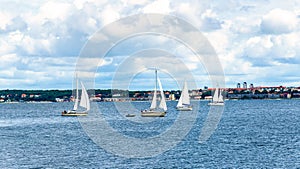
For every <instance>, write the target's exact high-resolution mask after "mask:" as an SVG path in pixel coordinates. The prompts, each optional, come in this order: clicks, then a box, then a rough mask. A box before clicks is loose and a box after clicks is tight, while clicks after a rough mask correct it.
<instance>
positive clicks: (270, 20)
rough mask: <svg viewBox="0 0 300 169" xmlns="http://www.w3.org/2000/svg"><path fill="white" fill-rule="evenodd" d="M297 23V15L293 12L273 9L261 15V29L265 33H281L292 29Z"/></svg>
mask: <svg viewBox="0 0 300 169" xmlns="http://www.w3.org/2000/svg"><path fill="white" fill-rule="evenodd" d="M297 24H298V18H297V15H296V14H295V13H293V12H290V11H287V10H282V9H273V10H271V11H270V12H269V13H268V14H266V15H265V16H263V19H262V22H261V30H262V31H263V32H264V33H267V34H269V33H270V34H282V33H290V32H292V31H294V30H295V29H296V27H297Z"/></svg>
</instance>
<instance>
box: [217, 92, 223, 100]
mask: <svg viewBox="0 0 300 169" xmlns="http://www.w3.org/2000/svg"><path fill="white" fill-rule="evenodd" d="M218 102H224V100H223V96H222V90H220V91H219V97H218Z"/></svg>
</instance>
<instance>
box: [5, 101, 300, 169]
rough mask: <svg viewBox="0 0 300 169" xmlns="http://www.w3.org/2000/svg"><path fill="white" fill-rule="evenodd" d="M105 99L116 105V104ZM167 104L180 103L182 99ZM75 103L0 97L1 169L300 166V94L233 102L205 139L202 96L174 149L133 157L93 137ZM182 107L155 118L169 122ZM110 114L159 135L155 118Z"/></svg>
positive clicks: (162, 123)
mask: <svg viewBox="0 0 300 169" xmlns="http://www.w3.org/2000/svg"><path fill="white" fill-rule="evenodd" d="M98 104H100V106H104V107H108V109H109V108H110V107H113V106H112V103H98ZM134 104H136V107H143V106H144V107H147V106H148V105H149V103H147V102H139V103H134ZM167 104H168V106H169V107H172V106H175V105H176V102H168V103H167ZM71 107H72V103H41V104H37V103H17V104H0V147H1V149H0V168H299V167H300V123H299V121H300V100H241V101H227V102H226V106H225V110H224V112H223V115H222V118H221V120H220V123H219V124H218V127H217V129H216V130H215V131H214V133H213V134H212V135H211V137H210V138H209V139H208V140H207V141H206V142H204V143H202V144H200V143H199V141H198V139H199V135H200V133H201V128H202V126H203V123H204V121H205V119H206V117H207V115H208V110H209V107H208V106H207V102H200V110H199V113H198V115H197V120H196V122H195V124H194V125H193V126H194V127H193V128H192V129H191V130H190V132H189V133H188V135H187V136H186V137H185V138H184V139H183V140H182V141H181V142H180V143H179V144H178V145H177V146H176V147H174V148H173V149H171V150H168V151H166V152H164V153H162V154H160V155H158V156H155V157H148V158H125V157H120V156H117V155H114V154H110V153H109V152H107V151H106V150H104V149H102V148H101V147H100V146H98V145H96V144H95V143H94V142H93V141H92V140H91V139H90V138H89V137H88V136H87V134H86V133H85V132H84V130H83V128H82V127H81V125H80V123H79V120H78V119H77V118H76V117H75V118H72V117H61V116H60V112H61V111H62V110H64V109H69V108H71ZM112 112H113V111H112ZM105 113H107V114H109V112H104V114H105ZM176 113H177V112H170V113H168V114H167V115H168V117H165V118H161V119H158V120H155V121H151V122H149V123H154V124H155V123H157V124H158V126H163V127H168V126H170V125H171V123H173V121H172V118H170V117H171V116H173V115H174V117H176ZM107 116H108V117H110V119H109V123H110V124H111V125H112V126H114V127H116V128H118V127H119V128H121V129H122V131H123V132H124V134H127V135H129V136H136V137H141V135H143V132H142V131H144V130H145V131H147V133H148V134H149V130H150V131H152V133H151V132H150V136H151V135H155V134H157V128H155V127H154V128H148V130H146V129H147V124H145V125H144V126H143V127H144V128H145V129H143V130H137V131H134V130H133V129H132V127H129V125H132V124H131V123H130V122H126V120H125V121H124V119H120V118H116V119H114V118H113V117H114V116H110V115H107ZM168 118H169V119H170V120H168ZM116 124H118V125H116ZM163 127H162V128H163ZM127 128H130V131H126V130H127ZM124 130H125V131H124ZM148 136H149V135H146V137H148Z"/></svg>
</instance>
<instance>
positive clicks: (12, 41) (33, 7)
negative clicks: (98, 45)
mask: <svg viewBox="0 0 300 169" xmlns="http://www.w3.org/2000/svg"><path fill="white" fill-rule="evenodd" d="M5 2H6V4H3V2H0V9H1V10H0V11H1V12H0V59H1V62H0V65H1V67H0V71H1V72H2V73H3V75H5V76H7V77H9V78H11V81H12V82H8V80H6V79H2V80H1V81H3V82H4V81H5V82H6V83H3V84H10V85H13V84H21V85H22V80H23V82H24V84H34V83H39V84H40V85H42V84H44V83H46V81H48V83H51V81H52V80H53V79H55V77H54V76H52V74H53V75H55V76H57V77H61V78H62V79H71V77H72V75H73V74H72V71H73V70H74V69H75V67H74V66H75V65H74V64H75V62H76V56H78V55H79V52H80V49H81V48H82V46H83V45H84V43H85V42H86V40H87V39H88V37H90V36H92V35H93V34H94V33H95V32H96V31H97V30H98V29H100V28H102V27H103V26H104V25H105V24H108V23H111V22H114V21H116V20H117V19H120V18H122V17H126V16H128V15H132V14H139V13H161V14H171V15H175V16H178V17H180V18H184V19H185V20H186V21H188V22H190V23H191V24H193V25H194V26H196V28H198V29H199V30H201V31H203V32H204V34H205V36H206V37H207V38H208V40H209V41H210V42H211V44H212V45H213V46H214V48H215V49H216V52H217V54H218V55H219V57H220V60H221V62H222V66H223V67H224V70H225V73H227V74H228V77H227V82H228V83H229V84H235V82H236V81H239V82H240V81H246V80H247V79H249V81H250V80H251V81H255V80H257V81H261V82H263V81H264V80H265V81H267V82H269V83H271V81H272V79H275V80H276V79H278V78H276V77H275V75H274V76H273V74H274V72H275V71H277V70H280V72H281V74H280V75H282V76H287V77H290V78H289V80H290V79H296V78H295V77H291V76H292V72H296V71H299V68H298V67H299V66H298V67H297V64H299V63H300V40H299V37H300V29H299V17H298V16H299V15H300V12H299V8H300V6H299V3H296V2H295V1H284V2H283V1H279V0H274V1H272V2H271V1H207V0H204V1H194V0H187V1H181V0H175V1H169V0H155V1H153V2H149V1H146V0H142V1H137V0H122V1H116V2H111V1H108V0H102V1H97V0H83V1H81V0H75V1H70V0H69V1H62V0H58V1H31V2H30V3H29V2H27V1H24V2H23V1H22V2H21V1H20V2H18V3H16V2H15V1H10V2H9V3H7V2H8V1H5ZM131 26H132V27H127V29H123V28H122V29H121V30H120V27H118V26H116V27H115V28H114V29H111V30H109V31H111V32H112V34H115V35H118V33H119V34H124V33H126V32H129V31H130V30H132V29H139V28H142V27H143V23H141V24H140V25H133V24H132V25H131ZM107 38H110V37H107ZM189 38H190V39H191V40H192V39H193V38H194V37H193V34H190V35H189ZM141 39H142V38H141ZM141 39H140V40H141ZM150 42H152V44H151V43H150ZM169 42H170V41H166V39H164V38H162V39H156V40H155V41H151V39H150V40H149V43H147V44H146V43H144V41H143V42H141V43H133V44H134V45H135V46H131V47H132V48H133V49H131V48H130V49H129V48H128V46H125V47H123V48H118V51H115V53H117V55H122V54H124V53H126V52H127V53H126V54H129V55H130V54H131V53H130V52H135V51H136V50H137V49H139V48H142V47H143V46H144V47H147V45H149V46H151V47H153V46H154V43H157V44H156V46H161V48H163V49H170V50H173V49H174V48H172V45H174V44H172V43H169ZM139 45H140V46H141V47H139ZM174 50H175V49H174ZM172 52H175V53H176V52H177V53H178V54H182V56H183V55H185V54H189V53H188V52H186V51H185V50H181V49H180V48H178V49H177V51H172ZM29 55H33V56H35V57H30V56H29ZM65 56H73V58H72V59H71V58H68V59H67V58H66V57H65ZM67 60H69V61H70V63H68V61H67ZM183 61H184V62H185V63H186V65H187V66H188V67H190V68H191V70H195V71H196V70H198V69H199V67H200V66H199V65H198V64H196V63H195V62H197V61H198V60H193V58H192V57H188V59H186V60H183ZM109 64H116V65H117V63H115V61H111V60H107V61H105V62H104V65H101V66H104V67H105V69H106V70H107V72H109V74H110V73H111V68H109V67H108V65H109ZM58 65H59V66H58ZM9 66H10V67H11V68H8V67H9ZM297 68H298V69H297ZM41 69H43V70H41ZM21 70H25V72H27V73H22V72H21ZM12 72H14V73H12ZM35 72H36V73H37V74H35ZM49 72H51V73H49ZM261 72H264V74H259V75H257V74H258V73H261ZM0 74H1V73H0ZM196 75H197V77H199V78H200V77H201V76H203V74H201V73H200V74H197V73H196ZM22 76H23V77H22ZM29 76H33V77H38V76H41V77H42V78H41V79H40V81H39V80H38V79H30V80H29V79H27V78H32V77H29ZM68 76H70V77H68ZM295 76H296V77H297V75H295ZM17 77H18V78H19V79H18V80H14V78H17ZM49 77H50V78H49ZM298 77H299V76H298ZM104 78H107V77H104ZM201 78H203V77H201ZM299 78H300V77H299ZM20 79H21V80H20ZM283 79H284V78H283ZM55 80H57V78H56V79H55ZM275 80H274V81H275ZM63 81H65V80H63ZM298 81H299V80H298ZM16 82H17V83H16ZM71 82H72V80H70V82H67V83H66V81H65V88H69V87H70V86H71V85H70V83H71ZM290 82H291V84H292V83H293V84H294V82H292V80H290ZM44 85H45V86H47V85H46V84H44ZM52 85H54V86H55V84H52ZM204 85H205V84H204ZM25 86H26V85H25ZM61 86H62V85H61ZM1 87H2V88H7V87H6V86H0V88H1Z"/></svg>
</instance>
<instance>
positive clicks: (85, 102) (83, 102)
mask: <svg viewBox="0 0 300 169" xmlns="http://www.w3.org/2000/svg"><path fill="white" fill-rule="evenodd" d="M80 84H81V99H80V104H79V106H80V107H83V108H85V109H86V110H83V111H78V102H79V98H78V96H79V91H78V80H77V81H76V97H75V104H74V107H73V110H68V111H63V112H62V113H61V115H62V116H86V115H87V112H88V111H89V110H90V100H89V95H88V94H87V91H86V89H85V87H84V85H83V83H82V82H80Z"/></svg>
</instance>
